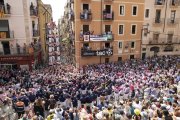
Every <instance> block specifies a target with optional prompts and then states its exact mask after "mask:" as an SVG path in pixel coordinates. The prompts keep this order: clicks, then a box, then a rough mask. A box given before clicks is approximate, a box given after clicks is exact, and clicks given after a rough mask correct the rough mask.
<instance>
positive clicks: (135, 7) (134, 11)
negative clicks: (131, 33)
mask: <svg viewBox="0 0 180 120" xmlns="http://www.w3.org/2000/svg"><path fill="white" fill-rule="evenodd" d="M132 15H137V6H133V8H132Z"/></svg>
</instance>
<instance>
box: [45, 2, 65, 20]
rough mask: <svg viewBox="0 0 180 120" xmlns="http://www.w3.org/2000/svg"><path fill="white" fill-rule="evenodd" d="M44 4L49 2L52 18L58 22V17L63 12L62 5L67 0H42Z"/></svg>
mask: <svg viewBox="0 0 180 120" xmlns="http://www.w3.org/2000/svg"><path fill="white" fill-rule="evenodd" d="M42 2H43V3H44V4H50V5H51V7H52V12H53V20H54V22H56V23H58V19H59V18H61V16H63V14H64V6H65V4H66V2H67V0H42Z"/></svg>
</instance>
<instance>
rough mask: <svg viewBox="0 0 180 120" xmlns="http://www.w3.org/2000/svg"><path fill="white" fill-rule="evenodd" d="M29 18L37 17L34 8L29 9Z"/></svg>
mask: <svg viewBox="0 0 180 120" xmlns="http://www.w3.org/2000/svg"><path fill="white" fill-rule="evenodd" d="M30 16H32V17H33V16H35V17H37V16H38V10H37V8H36V7H33V8H32V7H30Z"/></svg>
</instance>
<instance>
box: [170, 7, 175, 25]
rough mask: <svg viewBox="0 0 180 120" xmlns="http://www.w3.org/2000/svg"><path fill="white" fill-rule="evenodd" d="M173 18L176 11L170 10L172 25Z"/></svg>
mask: <svg viewBox="0 0 180 120" xmlns="http://www.w3.org/2000/svg"><path fill="white" fill-rule="evenodd" d="M175 17H176V11H175V10H172V11H171V22H172V23H174V20H175Z"/></svg>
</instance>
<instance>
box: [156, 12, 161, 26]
mask: <svg viewBox="0 0 180 120" xmlns="http://www.w3.org/2000/svg"><path fill="white" fill-rule="evenodd" d="M160 18H161V10H156V18H155V23H160V22H161V20H160Z"/></svg>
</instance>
